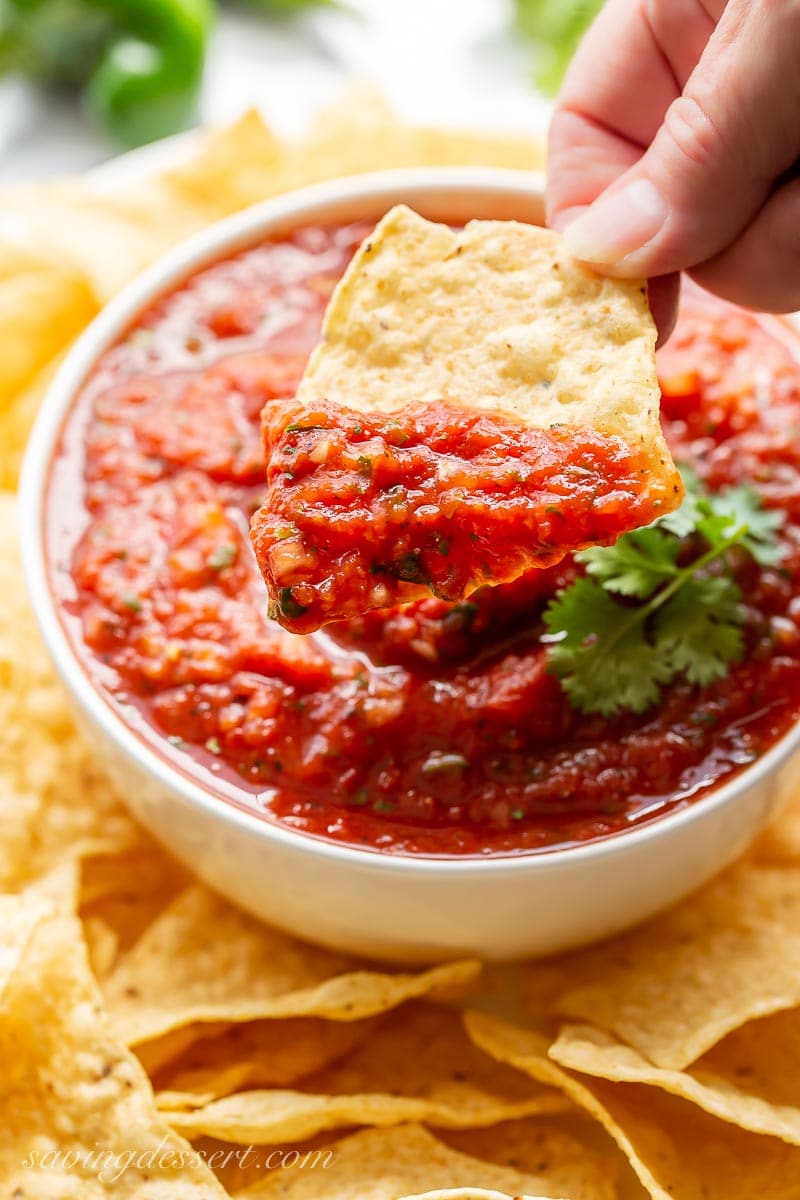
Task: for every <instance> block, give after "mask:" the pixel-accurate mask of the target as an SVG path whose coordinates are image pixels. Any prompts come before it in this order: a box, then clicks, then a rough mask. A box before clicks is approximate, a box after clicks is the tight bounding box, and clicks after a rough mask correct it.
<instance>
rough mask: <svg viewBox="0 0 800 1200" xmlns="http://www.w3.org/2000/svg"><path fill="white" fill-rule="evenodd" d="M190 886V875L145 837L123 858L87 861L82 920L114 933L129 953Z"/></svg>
mask: <svg viewBox="0 0 800 1200" xmlns="http://www.w3.org/2000/svg"><path fill="white" fill-rule="evenodd" d="M190 882H191V876H190V875H189V872H188V871H187V870H186V869H185V868H184V867H183V866H181V864H180V863H178V862H177V861H176V860H175V859H174V858H173V857H172V856H171V855H169V854H167V852H166V851H165V850H162V848H161V847H160V846H159V845H157V843H156V842H154V841H152V840H151V839H150V838H148V837H147V836H146V835H145V834H144V833H142V834H141V836H140V840H139V842H138V843H137V844H136V845H133V846H131V847H130V848H128V849H126V850H124V851H122V852H120V853H117V854H105V855H94V856H92V857H91V858H89V859H86V860H85V861H84V863H83V866H82V872H81V909H80V912H81V916H82V917H83V919H84V921H91V920H95V919H99V920H101V921H102V922H103V923H104V924H105V925H107V926H108V927H109V928H110V929H111V930H112V931H113V933H114V935H115V937H116V941H117V948H118V951H119V952H125V951H127V950H129V949H130V947H131V946H132V945H133V943H134V942H135V941H137V940H138V939H139V938H140V937H141V935H142V933H143V932H144V931H145V929H146V928H147V927H148V926H149V925H151V924H152V922H153V921H154V920H155V918H156V917H157V916H158V915H159V913H161V912H162V911H163V909H165V908H166V907H167V905H168V904H170V903H171V902H172V901H173V900H174V899H175V898H176V897H177V896H178V895H179V894H180V893H181V892H182V891H183V890H184V889H185V888H186V887H187V885H188V884H189V883H190Z"/></svg>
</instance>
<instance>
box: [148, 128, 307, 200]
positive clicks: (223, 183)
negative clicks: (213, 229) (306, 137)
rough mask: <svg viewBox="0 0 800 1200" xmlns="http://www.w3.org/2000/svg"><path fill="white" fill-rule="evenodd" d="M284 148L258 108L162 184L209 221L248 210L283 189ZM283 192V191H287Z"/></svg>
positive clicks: (207, 142)
mask: <svg viewBox="0 0 800 1200" xmlns="http://www.w3.org/2000/svg"><path fill="white" fill-rule="evenodd" d="M285 157H286V147H285V146H284V145H283V144H282V143H281V142H280V141H279V140H278V139H277V138H276V137H275V135H274V134H273V133H272V131H271V130H270V129H269V128H268V126H267V125H266V124H265V123H264V120H263V118H262V117H261V116H260V115H259V113H257V112H256V111H255V110H251V111H250V112H247V113H244V114H243V116H241V117H240V118H239V119H238V120H237V121H236V122H234V124H233V125H230V126H228V127H226V128H225V129H219V130H212V131H211V132H210V133H208V134H207V135H206V137H205V138H204V140H203V143H202V145H201V146H200V147H199V149H198V150H197V151H196V152H195V153H194V154H192V155H191V156H190V157H189V158H188V159H187V161H186V162H182V163H178V165H177V166H175V167H172V168H171V169H170V170H169V171H167V172H165V174H164V175H163V177H162V184H163V186H164V187H165V188H167V189H169V190H171V191H172V192H173V193H174V194H175V195H176V197H177V198H178V200H179V201H181V202H182V203H183V206H184V207H185V206H186V205H187V204H188V205H189V206H190V207H191V208H196V209H199V210H201V211H202V212H203V213H204V214H205V217H206V220H207V221H211V220H216V219H218V218H219V217H225V216H228V215H229V214H230V213H234V212H238V211H239V209H241V208H247V207H248V205H250V204H255V203H256V202H257V201H259V200H263V199H265V198H266V197H268V196H272V195H274V194H275V192H276V190H280V186H279V184H278V173H279V171H280V168H281V167H282V165H283V163H284V161H285ZM284 190H285V189H284Z"/></svg>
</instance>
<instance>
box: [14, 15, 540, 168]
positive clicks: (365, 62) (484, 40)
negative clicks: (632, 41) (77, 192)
mask: <svg viewBox="0 0 800 1200" xmlns="http://www.w3.org/2000/svg"><path fill="white" fill-rule="evenodd" d="M348 3H349V9H350V11H349V12H336V11H332V10H322V11H316V12H314V11H310V12H306V13H303V14H302V15H300V16H298V17H296V18H294V19H291V20H286V21H278V20H275V19H271V18H266V17H265V16H264V15H263V14H260V13H257V12H254V11H252V10H248V9H247V8H246V7H244V6H242V7H236V5H235V4H231V5H225V6H224V7H223V9H222V15H221V19H220V21H219V24H218V26H217V29H216V31H215V35H214V40H213V44H212V48H211V53H210V56H209V60H208V65H207V69H206V78H205V86H204V90H203V96H202V100H201V105H200V110H199V114H198V115H199V119H200V120H201V121H203V122H211V123H222V122H225V121H227V120H230V119H232V118H233V117H235V116H237V115H238V114H239V113H240V112H241V111H242V110H243V109H244V108H247V107H248V106H251V105H257V106H258V107H260V108H261V109H262V110H263V111H264V112H265V114H266V115H267V116H268V118H269V120H270V121H271V122H272V123H273V124H274V125H275V127H276V128H277V129H278V130H280V131H281V132H286V133H293V132H297V131H299V130H300V129H302V128H303V127H304V126H305V125H306V124H307V123H308V121H309V120H310V119H311V117H313V115H314V113H315V112H316V111H318V110H319V108H320V107H322V106H323V105H324V104H325V103H327V102H329V101H331V100H332V99H333V98H334V97H335V96H336V95H337V93H338V92H340V91H341V90H342V88H343V87H344V86H345V84H346V83H347V82H348V81H349V80H353V79H370V80H372V81H374V82H375V83H376V84H378V85H379V86H380V88H381V89H382V91H383V92H384V94H385V95H386V96H387V97H388V98H389V100H390V101H391V102H392V104H393V105H394V107H395V108H396V109H397V111H398V113H399V114H400V115H401V116H403V117H405V118H407V119H409V120H414V121H424V122H426V123H429V124H449V125H464V126H477V127H481V128H488V129H511V130H517V131H533V132H539V133H543V132H544V131H545V129H546V125H547V114H548V105H547V104H546V102H545V101H544V100H542V98H541V97H539V96H537V95H536V93H535V91H534V90H533V87H532V84H531V62H532V58H531V51H530V48H529V47H528V46H527V45H524V44H523V43H521V42H520V40H519V38H518V37H517V35H516V34H515V32H514V29H513V22H512V15H513V14H512V5H511V0H348ZM115 152H116V148H115V147H114V146H112V145H110V144H109V143H108V142H107V141H106V139H105V138H104V137H103V136H102V134H101V133H99V132H98V131H97V130H96V129H92V128H91V127H90V126H89V124H88V123H87V122H86V121H85V120H84V118H83V117H82V115H81V113H80V109H79V106H78V104H77V103H75V102H73V101H72V100H71V99H70V98H67V97H60V96H59V97H52V96H43V95H41V94H40V93H37V92H36V91H35V90H33V89H31V88H29V87H28V86H27V85H25V84H24V83H21V82H18V81H14V80H9V81H5V82H3V83H2V84H0V179H2V180H3V181H11V180H20V179H31V178H36V177H39V176H43V175H50V174H56V173H59V172H64V171H81V170H85V169H86V168H88V167H92V166H95V165H97V164H98V163H101V162H103V161H105V160H107V159H108V158H109V157H111V156H112V155H113V154H114V153H115Z"/></svg>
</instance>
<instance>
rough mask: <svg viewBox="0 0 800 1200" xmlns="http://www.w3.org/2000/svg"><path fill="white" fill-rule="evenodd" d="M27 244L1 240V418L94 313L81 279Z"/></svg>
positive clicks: (94, 306)
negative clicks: (19, 394)
mask: <svg viewBox="0 0 800 1200" xmlns="http://www.w3.org/2000/svg"><path fill="white" fill-rule="evenodd" d="M23 232H24V226H23ZM27 240H28V239H27V238H25V241H24V242H23V241H20V242H17V241H10V240H7V239H3V240H1V241H0V414H1V415H5V413H6V411H7V410H8V408H9V406H10V404H11V402H12V400H13V398H14V397H15V396H16V395H17V393H18V392H20V391H22V390H23V388H26V387H27V386H28V385H29V384H30V383H31V381H32V380H33V379H34V377H35V376H36V375H37V374H38V373H39V372H40V371H41V370H42V368H43V367H44V366H45V365H46V364H47V363H48V362H49V361H50V360H51V359H52V358H54V357H55V355H56V354H58V352H59V351H60V350H62V349H63V347H64V346H66V345H67V343H68V342H69V341H71V339H72V338H73V337H75V336H76V334H78V333H79V332H80V331H81V329H83V327H84V326H85V325H87V324H88V323H89V321H91V319H92V317H93V316H94V315H95V313H96V312H97V303H96V301H95V298H94V296H93V294H92V289H91V287H90V286H89V283H88V281H87V279H86V277H85V276H84V274H83V273H82V272H81V271H80V270H78V269H77V268H76V267H74V266H72V265H71V264H70V263H67V262H63V261H60V260H59V259H58V258H55V259H54V258H53V257H51V256H50V255H48V254H46V253H42V252H41V251H40V250H35V249H33V248H32V246H31V247H29V246H28V245H27V244H25V242H27ZM35 244H36V243H35V242H34V243H32V245H35ZM3 456H4V457H5V446H4V448H3Z"/></svg>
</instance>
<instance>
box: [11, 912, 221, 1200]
mask: <svg viewBox="0 0 800 1200" xmlns="http://www.w3.org/2000/svg"><path fill="white" fill-rule="evenodd" d="M9 903H10V904H12V905H13V904H14V903H15V902H13V901H10V902H9ZM16 904H17V906H18V918H17V919H18V920H20V921H23V922H24V921H25V920H26V919H27V920H30V919H31V918H30V917H29V916H28V914H27V912H26V908H27V902H26V901H24V900H22V899H21V900H19V901H17V902H16ZM34 917H35V926H36V928H35V932H34V935H33V938H32V939H31V940H30V942H29V944H28V946H27V948H26V950H25V953H24V954H23V956H22V957H21V959H18V961H17V963H16V965H15V967H14V969H13V970H12V972H11V974H10V976H9V978H8V981H7V986H6V988H5V993H4V996H3V1002H2V1006H1V1007H0V1061H2V1063H3V1089H2V1096H1V1097H0V1128H2V1137H0V1192H2V1194H3V1195H4V1196H8V1197H12V1196H17V1197H23V1196H24V1197H44V1196H48V1197H55V1196H62V1197H66V1196H75V1197H77V1196H80V1198H81V1200H94V1198H98V1200H99V1198H101V1197H109V1196H114V1197H119V1198H124V1197H131V1200H133V1198H134V1197H136V1198H139V1197H142V1196H144V1195H146V1194H148V1195H151V1196H153V1197H154V1198H155V1197H156V1196H157V1197H158V1198H159V1200H189V1198H190V1197H192V1198H193V1200H194V1198H199V1197H205V1198H207V1200H212V1198H213V1197H219V1198H220V1200H223V1198H224V1196H225V1194H226V1193H225V1192H224V1190H223V1189H222V1187H221V1186H220V1185H219V1184H218V1183H217V1181H216V1180H215V1178H214V1176H213V1174H212V1173H211V1171H210V1170H209V1169H208V1168H207V1167H206V1166H205V1164H204V1163H203V1162H202V1161H201V1160H200V1159H199V1157H198V1156H197V1155H196V1154H195V1153H194V1152H193V1151H192V1149H191V1147H190V1146H189V1145H188V1143H186V1142H184V1141H183V1139H182V1138H180V1137H178V1136H177V1135H176V1134H174V1133H173V1132H172V1131H171V1130H170V1129H169V1127H168V1126H167V1125H166V1124H165V1123H164V1121H163V1119H162V1118H161V1117H159V1115H158V1113H157V1112H156V1109H155V1106H154V1104H153V1097H152V1091H151V1089H150V1085H149V1084H148V1082H147V1078H146V1077H145V1075H144V1072H143V1071H142V1069H141V1067H140V1066H139V1065H138V1063H137V1062H136V1059H135V1058H134V1057H133V1055H131V1054H130V1053H129V1052H128V1051H127V1050H125V1049H124V1048H123V1047H122V1046H121V1045H120V1044H119V1043H118V1042H117V1041H116V1040H115V1039H114V1038H113V1037H112V1035H111V1034H110V1033H109V1031H108V1028H107V1025H106V1021H105V1017H104V1014H103V1010H102V1004H101V1001H100V997H99V994H98V992H97V987H96V985H95V983H94V981H93V979H92V976H91V972H90V970H89V965H88V961H87V958H86V951H85V947H84V945H83V942H82V939H81V934H80V925H79V924H78V922H77V920H76V919H75V918H74V917H68V916H63V915H58V914H56V913H55V912H53V911H52V910H51V912H50V915H49V917H47V918H45V919H44V920H42V919H41V918H40V915H39V908H38V906H37V905H36V904H34Z"/></svg>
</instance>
